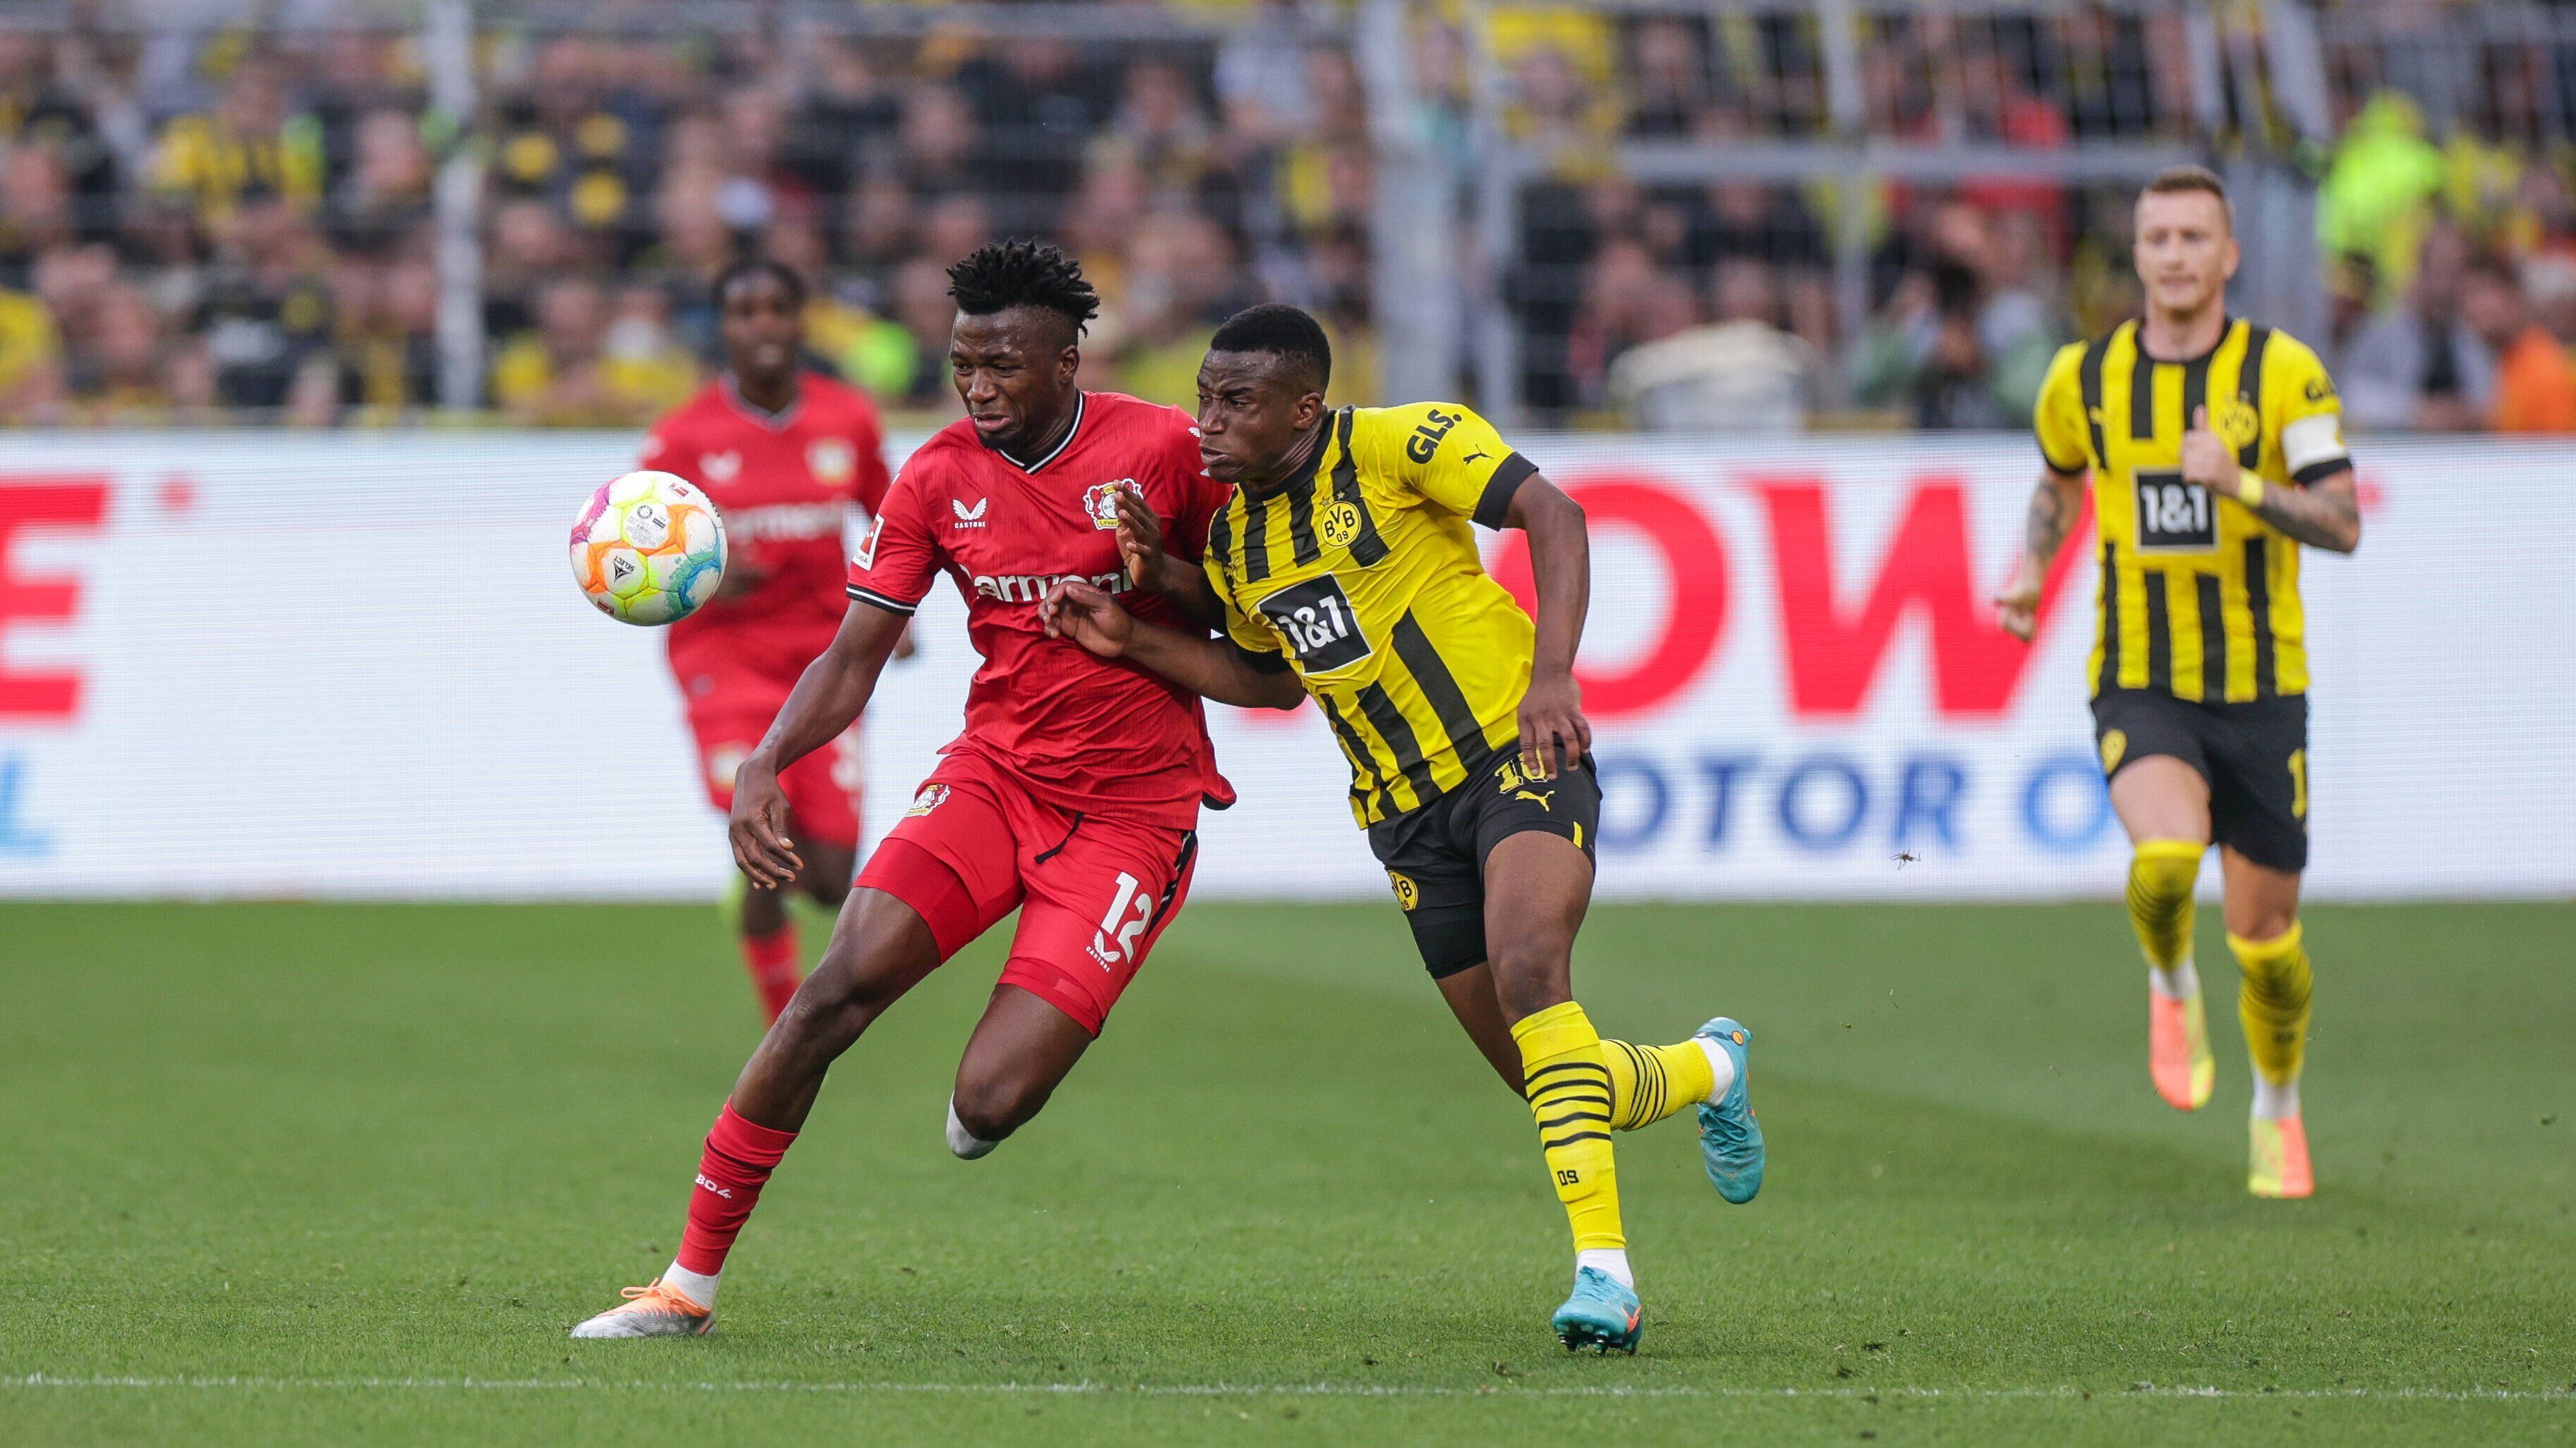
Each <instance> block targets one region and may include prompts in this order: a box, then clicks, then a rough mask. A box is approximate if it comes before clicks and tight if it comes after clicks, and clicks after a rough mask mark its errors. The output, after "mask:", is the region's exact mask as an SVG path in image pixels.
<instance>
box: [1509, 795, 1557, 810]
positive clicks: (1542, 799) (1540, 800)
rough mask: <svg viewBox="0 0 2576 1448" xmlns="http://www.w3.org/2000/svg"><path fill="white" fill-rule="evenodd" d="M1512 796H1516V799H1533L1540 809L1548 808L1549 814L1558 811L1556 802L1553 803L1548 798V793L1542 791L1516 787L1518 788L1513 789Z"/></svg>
mask: <svg viewBox="0 0 2576 1448" xmlns="http://www.w3.org/2000/svg"><path fill="white" fill-rule="evenodd" d="M1512 798H1514V799H1525V800H1529V801H1531V802H1533V803H1535V804H1536V805H1537V806H1538V807H1539V808H1540V809H1543V810H1546V811H1547V812H1548V813H1549V814H1554V813H1556V806H1555V804H1553V803H1552V802H1550V801H1549V799H1548V797H1547V796H1546V795H1543V794H1540V793H1538V792H1536V791H1535V790H1527V789H1516V790H1513V791H1512Z"/></svg>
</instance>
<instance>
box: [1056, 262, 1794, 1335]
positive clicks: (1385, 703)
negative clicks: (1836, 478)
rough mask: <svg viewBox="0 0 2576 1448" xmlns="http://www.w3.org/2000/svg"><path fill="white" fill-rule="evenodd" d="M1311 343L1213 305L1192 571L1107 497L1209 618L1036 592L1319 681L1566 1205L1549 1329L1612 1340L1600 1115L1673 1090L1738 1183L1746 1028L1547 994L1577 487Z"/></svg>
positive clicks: (1168, 659)
mask: <svg viewBox="0 0 2576 1448" xmlns="http://www.w3.org/2000/svg"><path fill="white" fill-rule="evenodd" d="M1331 368H1332V353H1331V349H1330V348H1329V346H1328V345H1327V344H1326V342H1325V339H1324V332H1323V329H1322V328H1321V327H1320V326H1318V325H1317V324H1316V322H1315V320H1314V318H1312V317H1310V316H1308V315H1306V314H1305V313H1304V312H1301V311H1299V310H1297V309H1296V308H1294V307H1285V306H1261V307H1254V308H1252V309H1250V310H1249V311H1246V312H1243V313H1240V314H1238V315H1237V316H1235V317H1234V318H1232V319H1230V320H1229V321H1227V322H1226V324H1225V325H1224V326H1223V327H1221V328H1219V329H1218V330H1217V334H1216V336H1215V338H1214V340H1213V341H1212V342H1211V343H1210V345H1209V350H1208V355H1207V359H1206V361H1205V362H1204V363H1202V364H1201V366H1200V368H1199V431H1200V445H1199V446H1200V455H1201V456H1202V457H1203V458H1204V459H1205V461H1206V463H1207V468H1208V473H1209V475H1210V476H1212V477H1214V478H1216V479H1217V480H1218V481H1220V482H1227V483H1232V484H1234V485H1235V495H1234V498H1233V501H1232V502H1231V503H1229V504H1228V505H1227V507H1226V509H1225V511H1224V512H1222V513H1220V514H1218V515H1217V516H1216V518H1215V519H1214V520H1212V521H1211V523H1210V524H1209V531H1208V543H1207V549H1206V559H1205V564H1204V569H1203V571H1202V569H1200V568H1193V567H1190V566H1188V565H1184V564H1180V563H1178V562H1177V561H1175V560H1172V559H1170V558H1168V557H1166V556H1165V555H1164V554H1163V553H1162V551H1161V540H1160V537H1159V533H1158V530H1157V528H1156V525H1155V523H1154V520H1153V518H1152V515H1151V514H1150V513H1148V512H1147V511H1146V510H1144V509H1142V508H1139V507H1137V506H1135V505H1134V503H1133V501H1132V500H1121V502H1120V504H1119V506H1118V507H1117V509H1116V512H1117V524H1116V526H1118V527H1119V529H1120V531H1121V543H1122V546H1123V547H1124V548H1125V549H1126V551H1127V556H1128V559H1129V564H1130V571H1131V576H1132V577H1133V578H1134V580H1135V581H1136V582H1137V583H1139V584H1141V585H1143V586H1145V587H1147V588H1150V589H1152V590H1154V591H1156V592H1158V593H1161V594H1163V595H1165V596H1167V597H1170V598H1172V599H1174V600H1176V601H1179V602H1181V603H1183V604H1184V606H1185V607H1187V608H1189V609H1190V610H1191V611H1192V612H1194V613H1196V614H1198V615H1199V616H1201V617H1203V618H1205V619H1207V620H1208V621H1209V622H1210V623H1211V624H1215V623H1218V622H1219V621H1220V620H1221V622H1222V627H1223V629H1224V634H1225V636H1224V637H1222V638H1207V637H1203V636H1197V635H1191V634H1185V633H1182V632H1180V631H1177V630H1174V629H1170V628H1161V627H1156V626H1154V625H1151V624H1144V623H1137V622H1135V621H1134V620H1132V619H1131V618H1129V616H1128V615H1127V613H1126V611H1125V610H1124V609H1122V608H1121V607H1120V606H1119V605H1118V603H1117V601H1116V600H1115V599H1114V598H1112V597H1111V596H1110V595H1109V594H1108V593H1107V592H1105V591H1104V590H1102V589H1100V588H1099V587H1097V586H1095V585H1093V584H1091V583H1088V582H1082V581H1069V582H1065V583H1060V584H1058V585H1057V586H1056V587H1055V588H1054V589H1053V591H1052V592H1051V593H1050V594H1049V596H1048V598H1047V600H1046V603H1045V605H1044V606H1045V609H1046V612H1047V617H1048V621H1049V627H1050V629H1052V630H1055V631H1058V632H1060V633H1063V634H1067V635H1070V636H1071V637H1073V638H1075V639H1077V640H1079V641H1080V642H1081V643H1082V644H1083V645H1084V646H1085V647H1087V648H1089V649H1092V650H1093V651H1095V652H1097V653H1102V654H1109V655H1124V656H1125V657H1127V658H1129V659H1131V660H1133V661H1135V662H1137V663H1140V664H1142V665H1144V666H1145V667H1147V668H1149V669H1152V670H1154V671H1155V672H1156V673H1159V674H1161V675H1163V676H1164V677H1165V678H1168V679H1170V680H1172V681H1173V682H1174V683H1177V684H1179V685H1181V686H1182V687H1184V688H1187V689H1190V690H1193V691H1195V692H1197V693H1199V694H1203V695H1205V696H1206V697H1208V698H1211V699H1215V700H1218V701H1220V702H1222V703H1228V704H1236V705H1241V706H1246V707H1269V708H1282V709H1285V708H1294V707H1296V705H1297V704H1299V703H1300V702H1302V701H1303V700H1305V699H1306V698H1308V697H1310V696H1311V697H1312V698H1313V699H1314V700H1315V702H1316V704H1317V705H1318V706H1320V707H1321V708H1322V710H1323V713H1324V718H1325V719H1326V721H1327V722H1329V723H1330V724H1331V726H1332V729H1333V733H1334V736H1335V737H1336V738H1338V739H1339V740H1340V741H1341V746H1342V751H1343V753H1344V754H1345V755H1347V756H1348V757H1349V760H1350V766H1351V780H1352V782H1351V791H1350V798H1351V812H1352V813H1353V814H1354V815H1355V816H1357V817H1358V820H1359V822H1360V824H1361V825H1363V826H1365V827H1366V828H1367V830H1368V835H1369V845H1370V848H1371V849H1372V850H1374V851H1375V852H1376V854H1377V857H1378V860H1379V862H1380V863H1382V864H1383V865H1385V867H1386V870H1387V875H1388V877H1389V880H1390V881H1391V883H1392V884H1393V885H1394V887H1395V894H1396V900H1397V902H1398V903H1399V904H1401V905H1402V906H1403V907H1404V911H1405V916H1406V919H1407V920H1408V921H1409V922H1410V923H1411V925H1412V927H1413V936H1414V943H1415V944H1416V946H1417V947H1418V948H1419V949H1420V950H1421V953H1422V958H1423V962H1424V964H1425V965H1426V966H1427V967H1428V968H1429V969H1430V972H1431V975H1432V977H1433V978H1434V980H1435V981H1436V982H1437V983H1438V985H1439V988H1440V992H1441V994H1442V996H1443V997H1445V998H1446V999H1447V1000H1448V1002H1449V1006H1450V1009H1451V1010H1452V1011H1453V1012H1454V1013H1455V1014H1456V1015H1457V1017H1458V1020H1459V1023H1460V1024H1461V1025H1463V1026H1464V1027H1466V1030H1467V1033H1468V1035H1469V1036H1470V1037H1472V1038H1473V1039H1474V1040H1475V1042H1476V1044H1477V1046H1478V1048H1479V1049H1480V1050H1482V1051H1483V1052H1484V1054H1485V1056H1486V1059H1487V1060H1488V1061H1490V1062H1492V1064H1493V1066H1494V1068H1495V1069H1496V1070H1497V1071H1499V1072H1500V1073H1501V1074H1502V1077H1503V1080H1504V1081H1505V1083H1506V1084H1508V1085H1509V1086H1511V1088H1512V1089H1513V1091H1514V1092H1515V1094H1518V1095H1521V1096H1523V1097H1524V1098H1525V1099H1526V1101H1527V1102H1528V1105H1529V1108H1530V1110H1531V1111H1532V1113H1533V1114H1534V1116H1535V1118H1536V1120H1537V1124H1538V1133H1539V1146H1540V1150H1541V1152H1542V1153H1543V1154H1544V1156H1545V1157H1546V1161H1547V1169H1548V1175H1549V1180H1550V1181H1551V1182H1552V1183H1554V1185H1555V1187H1556V1191H1557V1196H1558V1198H1559V1199H1560V1200H1561V1201H1563V1202H1564V1204H1565V1210H1566V1214H1567V1216H1568V1218H1569V1219H1570V1220H1571V1221H1572V1223H1573V1227H1574V1246H1575V1283H1574V1291H1573V1294H1572V1295H1571V1296H1570V1297H1569V1298H1568V1299H1567V1301H1566V1303H1565V1305H1564V1306H1563V1307H1560V1308H1559V1309H1557V1312H1556V1315H1555V1317H1554V1319H1553V1324H1552V1325H1553V1326H1554V1328H1555V1330H1556V1333H1557V1336H1558V1337H1559V1338H1560V1339H1562V1340H1563V1341H1564V1343H1565V1345H1566V1346H1567V1347H1568V1348H1579V1347H1585V1346H1589V1347H1593V1348H1595V1349H1597V1350H1601V1351H1607V1350H1609V1349H1611V1348H1620V1349H1624V1350H1627V1351H1632V1352H1633V1351H1634V1350H1635V1349H1636V1345H1637V1337H1638V1331H1639V1310H1638V1303H1637V1294H1636V1284H1635V1280H1634V1278H1633V1277H1632V1276H1631V1274H1630V1271H1629V1266H1628V1257H1627V1251H1626V1246H1627V1238H1626V1236H1625V1234H1624V1233H1623V1231H1622V1228H1621V1225H1620V1218H1619V1186H1618V1176H1617V1173H1616V1171H1615V1169H1614V1166H1613V1161H1612V1152H1611V1139H1610V1133H1611V1132H1612V1131H1614V1130H1626V1129H1631V1128H1634V1127H1638V1126H1643V1125H1645V1124H1647V1123H1649V1122H1652V1121H1658V1120H1661V1119H1663V1118H1664V1117H1667V1116H1670V1115H1672V1114H1674V1113H1676V1112H1678V1111H1680V1110H1681V1109H1682V1108H1683V1107H1685V1106H1694V1105H1695V1106H1697V1107H1698V1108H1699V1122H1700V1140H1701V1150H1702V1155H1703V1157H1704V1159H1705V1161H1706V1164H1707V1167H1708V1174H1709V1178H1710V1180H1711V1181H1712V1182H1713V1183H1715V1184H1716V1186H1717V1189H1718V1191H1719V1192H1720V1193H1721V1194H1722V1195H1724V1196H1725V1197H1726V1199H1727V1200H1729V1201H1734V1202H1743V1201H1750V1200H1751V1199H1752V1197H1753V1194H1754V1193H1755V1192H1756V1191H1757V1190H1759V1189H1760V1187H1761V1184H1762V1164H1763V1148H1762V1134H1761V1128H1760V1125H1759V1123H1757V1122H1756V1121H1755V1120H1754V1117H1753V1111H1752V1107H1751V1104H1750V1102H1749V1101H1748V1099H1747V1097H1746V1094H1745V1048H1746V1046H1747V1045H1748V1044H1749V1043H1750V1040H1751V1034H1750V1033H1749V1032H1748V1031H1746V1030H1745V1029H1744V1027H1743V1026H1741V1025H1740V1024H1738V1023H1737V1022H1735V1021H1733V1020H1731V1019H1728V1018H1726V1017H1719V1018H1718V1019H1715V1020H1712V1021H1710V1022H1708V1023H1707V1024H1706V1025H1703V1026H1701V1027H1700V1029H1699V1031H1698V1032H1697V1033H1696V1034H1694V1035H1693V1036H1692V1037H1691V1038H1690V1039H1688V1040H1686V1041H1683V1042H1681V1043H1679V1044H1677V1045H1671V1046H1637V1045H1631V1044H1629V1043H1627V1042H1624V1041H1605V1040H1603V1039H1602V1038H1601V1037H1600V1036H1599V1035H1598V1034H1597V1033H1596V1032H1595V1031H1594V1029H1593V1026H1592V1022H1591V1021H1590V1020H1589V1019H1588V1018H1587V1017H1586V1016H1585V1015H1584V1012H1583V1007H1582V1006H1581V1005H1579V1004H1577V1003H1576V1001H1575V999H1574V996H1573V990H1572V985H1571V962H1572V955H1573V948H1574V935H1575V931H1576V930H1577V929H1578V928H1579V927H1580V926H1581V925H1582V923H1583V914H1584V910H1585V908H1586V906H1587V905H1588V904H1589V903H1590V900H1591V895H1592V863H1593V861H1592V851H1593V846H1594V843H1595V837H1596V835H1597V834H1598V829H1599V822H1600V814H1601V790H1600V785H1599V783H1598V781H1597V779H1596V777H1595V774H1594V770H1593V766H1592V760H1591V757H1590V755H1589V753H1588V752H1587V751H1588V749H1589V747H1590V744H1591V726H1590V725H1588V724H1587V723H1586V722H1585V721H1584V718H1583V712H1582V707H1581V695H1580V691H1579V690H1578V689H1577V688H1576V687H1575V683H1574V674H1573V667H1574V651H1575V646H1576V644H1577V642H1578V641H1579V640H1580V639H1581V637H1582V634H1583V615H1584V610H1585V607H1586V604H1587V601H1588V599H1589V596H1590V587H1591V563H1590V556H1589V550H1588V545H1587V543H1586V540H1585V536H1584V528H1583V510H1582V509H1581V508H1579V507H1577V506H1576V505H1575V504H1574V502H1573V500H1572V499H1570V498H1568V497H1566V495H1565V494H1564V493H1562V492H1560V491H1559V490H1558V489H1557V488H1556V486H1555V485H1554V484H1553V483H1550V482H1549V481H1548V480H1547V479H1546V478H1544V477H1541V476H1540V475H1539V473H1538V470H1537V469H1536V468H1534V467H1532V466H1531V465H1530V463H1529V461H1528V460H1527V459H1525V458H1523V457H1522V456H1521V455H1520V454H1519V453H1516V452H1514V451H1513V450H1512V449H1511V447H1510V446H1509V445H1508V444H1506V443H1505V442H1504V441H1503V440H1502V438H1501V437H1500V436H1498V435H1497V434H1496V433H1495V431H1494V429H1493V428H1492V427H1491V426H1490V425H1488V424H1487V423H1486V422H1485V421H1484V419H1482V418H1480V417H1478V416H1476V414H1474V413H1473V412H1470V411H1468V410H1467V409H1466V408H1464V407H1459V406H1456V405H1454V404H1450V403H1427V404H1419V405H1416V406H1412V407H1391V408H1349V407H1345V408H1341V409H1339V410H1338V411H1336V410H1331V409H1328V408H1326V407H1325V405H1324V388H1325V384H1326V382H1327V380H1328V379H1329V377H1330V373H1331ZM1471 521H1473V522H1475V523H1481V524H1483V525H1484V526H1486V527H1489V528H1519V529H1522V530H1524V531H1525V532H1527V533H1528V535H1529V543H1530V559H1531V566H1532V570H1533V572H1534V573H1535V574H1536V575H1537V580H1538V618H1537V620H1536V622H1535V625H1533V622H1532V620H1531V618H1530V616H1529V615H1528V614H1525V613H1523V612H1522V611H1521V609H1520V606H1519V605H1518V604H1516V603H1514V602H1513V601H1512V598H1511V595H1510V594H1508V593H1506V592H1504V591H1503V589H1502V587H1501V586H1500V585H1499V584H1497V583H1495V582H1494V580H1493V579H1491V578H1490V577H1487V576H1486V574H1485V571H1484V568H1483V566H1482V564H1481V563H1480V561H1479V560H1478V557H1477V553H1476V543H1475V536H1474V534H1473V532H1472V531H1471V530H1470V528H1469V526H1468V525H1469V523H1470V522H1471Z"/></svg>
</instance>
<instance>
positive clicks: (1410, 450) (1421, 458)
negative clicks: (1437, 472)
mask: <svg viewBox="0 0 2576 1448" xmlns="http://www.w3.org/2000/svg"><path fill="white" fill-rule="evenodd" d="M1457 425H1458V414H1457V413H1454V412H1442V411H1441V410H1440V409H1439V408H1436V407H1435V408H1433V409H1431V411H1429V412H1428V413H1425V414H1424V415H1423V420H1422V425H1421V426H1420V427H1417V428H1415V429H1414V430H1413V436H1411V437H1408V438H1406V439H1405V440H1404V455H1405V456H1406V457H1409V458H1411V459H1413V460H1414V461H1415V462H1417V463H1427V462H1429V461H1431V458H1432V455H1433V454H1435V453H1437V452H1439V451H1440V439H1442V438H1444V437H1447V436H1448V435H1449V429H1451V428H1453V427H1456V426H1457Z"/></svg>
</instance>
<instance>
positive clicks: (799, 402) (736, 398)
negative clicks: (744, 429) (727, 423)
mask: <svg viewBox="0 0 2576 1448" xmlns="http://www.w3.org/2000/svg"><path fill="white" fill-rule="evenodd" d="M717 385H718V386H719V387H721V388H722V389H723V391H724V399H725V403H726V405H728V406H730V407H731V408H733V410H734V411H736V412H738V413H741V414H742V415H743V416H744V417H746V418H748V419H750V420H751V421H753V422H756V423H759V424H760V425H761V426H762V427H765V428H768V429H769V430H770V431H771V432H784V431H786V430H787V425H788V424H789V423H791V422H794V421H795V420H796V415H797V414H798V413H800V412H803V411H804V410H805V377H804V374H802V373H799V374H797V378H796V400H795V401H793V402H791V403H789V404H787V405H786V406H785V407H782V408H780V409H779V410H778V411H776V412H764V411H762V410H761V409H760V408H759V407H757V406H755V405H754V404H753V403H752V401H751V399H750V398H748V397H745V396H743V395H742V385H741V384H740V383H738V382H736V381H735V380H734V375H733V374H732V373H730V372H728V373H726V374H725V375H724V376H723V377H721V378H719V379H718V380H717Z"/></svg>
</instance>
